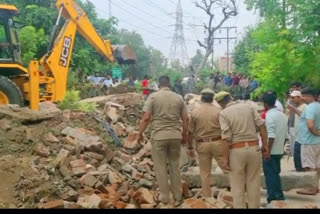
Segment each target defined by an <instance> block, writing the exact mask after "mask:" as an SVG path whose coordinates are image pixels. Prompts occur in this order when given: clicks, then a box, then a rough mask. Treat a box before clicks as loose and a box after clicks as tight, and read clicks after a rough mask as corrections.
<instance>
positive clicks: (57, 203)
mask: <svg viewBox="0 0 320 214" xmlns="http://www.w3.org/2000/svg"><path fill="white" fill-rule="evenodd" d="M41 207H42V208H44V209H57V208H64V203H63V200H57V201H48V202H47V203H45V204H43V205H42V206H41Z"/></svg>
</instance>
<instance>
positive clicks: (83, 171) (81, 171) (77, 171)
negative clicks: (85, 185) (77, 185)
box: [72, 166, 87, 176]
mask: <svg viewBox="0 0 320 214" xmlns="http://www.w3.org/2000/svg"><path fill="white" fill-rule="evenodd" d="M86 173H87V171H86V166H80V167H73V168H72V174H73V175H75V176H82V175H84V174H86Z"/></svg>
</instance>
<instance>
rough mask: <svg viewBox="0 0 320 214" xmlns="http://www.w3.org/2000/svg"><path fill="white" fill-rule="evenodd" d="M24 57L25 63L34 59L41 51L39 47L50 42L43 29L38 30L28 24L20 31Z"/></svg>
mask: <svg viewBox="0 0 320 214" xmlns="http://www.w3.org/2000/svg"><path fill="white" fill-rule="evenodd" d="M19 38H20V44H21V51H22V58H23V62H24V63H25V64H28V63H29V61H30V60H32V59H34V58H35V57H36V56H37V54H38V53H39V49H42V48H43V47H45V46H46V45H47V43H48V36H47V35H45V32H44V30H43V29H40V30H36V28H35V27H33V26H26V27H24V28H22V29H20V31H19Z"/></svg>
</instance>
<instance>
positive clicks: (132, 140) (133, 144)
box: [123, 132, 142, 152]
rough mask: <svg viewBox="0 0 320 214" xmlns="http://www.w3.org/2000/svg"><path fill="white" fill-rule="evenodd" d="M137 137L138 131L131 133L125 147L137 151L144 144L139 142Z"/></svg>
mask: <svg viewBox="0 0 320 214" xmlns="http://www.w3.org/2000/svg"><path fill="white" fill-rule="evenodd" d="M137 137H138V132H131V133H129V135H128V138H127V139H126V141H125V142H124V144H123V147H124V148H125V149H128V150H131V151H133V152H136V151H137V150H139V149H140V148H141V147H142V146H141V144H139V143H138V141H137Z"/></svg>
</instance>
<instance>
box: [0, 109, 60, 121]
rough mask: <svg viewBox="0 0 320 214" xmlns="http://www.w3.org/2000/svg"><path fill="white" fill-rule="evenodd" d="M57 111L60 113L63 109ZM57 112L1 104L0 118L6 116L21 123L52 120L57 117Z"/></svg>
mask: <svg viewBox="0 0 320 214" xmlns="http://www.w3.org/2000/svg"><path fill="white" fill-rule="evenodd" d="M59 111H60V110H59ZM57 113H58V114H60V113H61V111H60V113H59V112H57ZM57 113H56V112H50V111H47V110H43V109H40V110H39V111H33V110H31V109H29V108H28V107H20V106H18V105H1V106H0V118H2V117H5V118H8V119H12V120H16V121H19V122H21V123H27V122H38V121H43V120H50V119H52V118H54V117H56V116H57Z"/></svg>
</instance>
